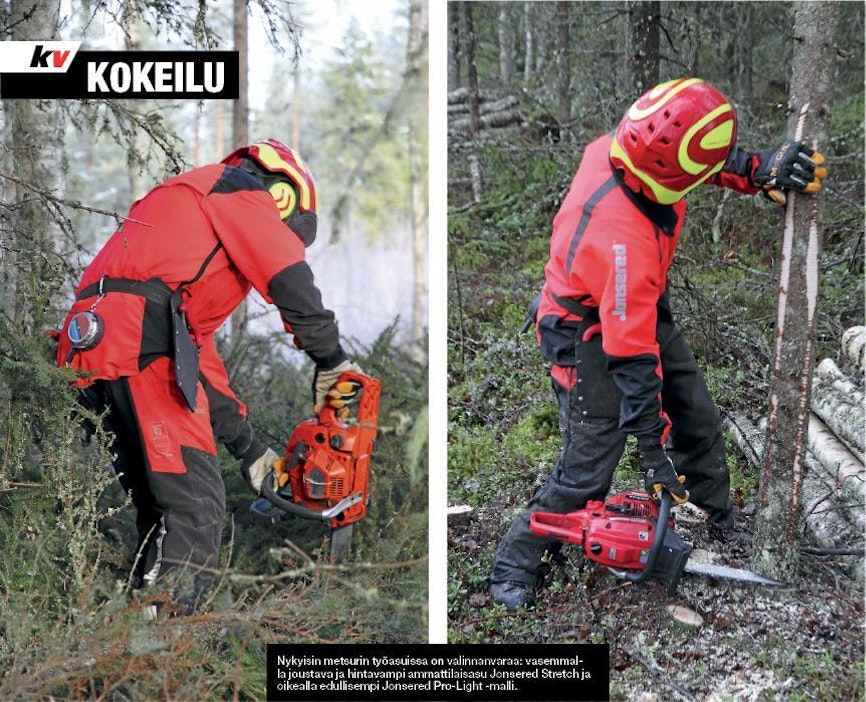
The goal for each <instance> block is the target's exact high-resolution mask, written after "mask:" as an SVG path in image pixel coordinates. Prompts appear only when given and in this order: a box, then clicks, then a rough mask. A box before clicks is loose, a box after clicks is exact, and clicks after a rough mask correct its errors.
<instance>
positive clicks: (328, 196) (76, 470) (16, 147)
mask: <svg viewBox="0 0 866 702" xmlns="http://www.w3.org/2000/svg"><path fill="white" fill-rule="evenodd" d="M0 37H2V39H3V40H25V39H31V40H32V39H42V40H46V39H75V40H82V41H83V46H82V48H85V49H91V50H94V49H106V50H121V49H129V50H136V49H141V50H146V49H151V50H169V49H174V50H183V49H237V50H238V51H239V52H240V54H241V57H242V61H243V60H247V61H248V64H249V68H248V71H247V72H246V74H244V73H243V72H242V81H241V86H240V87H241V99H240V100H238V101H236V102H230V101H202V102H193V101H185V102H169V101H149V100H138V101H129V100H101V101H100V100H90V101H47V100H45V101H35V100H34V101H25V100H4V101H3V102H2V104H0V120H2V121H0V129H2V134H0V136H2V151H0V192H2V201H0V276H2V293H0V404H2V411H0V433H2V437H3V439H2V443H3V450H2V464H0V670H2V673H0V698H3V699H7V698H10V697H16V698H48V697H55V698H81V697H84V698H88V699H90V698H94V699H95V698H100V699H152V698H173V699H214V698H225V699H231V698H234V699H263V698H264V695H265V693H264V687H265V681H264V675H265V664H264V655H265V644H266V643H267V642H287V641H294V642H312V643H315V642H332V641H340V642H347V643H352V642H359V641H366V642H388V643H394V642H420V641H425V640H426V632H427V619H428V606H427V563H426V551H427V452H426V444H427V372H426V356H427V330H426V310H427V297H426V296H427V288H426V281H427V271H426V265H427V261H426V250H427V244H426V242H427V224H426V218H427V194H426V188H427V152H428V149H427V102H426V96H427V10H426V4H425V3H422V2H420V1H418V0H406V1H403V0H393V1H392V2H385V3H378V4H377V6H376V8H375V9H370V8H369V7H367V6H366V4H364V3H352V2H348V3H347V2H330V3H318V2H317V3H313V2H300V3H294V2H293V3H286V2H271V0H258V1H257V2H250V3H249V4H247V3H246V2H244V1H243V0H239V1H236V2H229V1H228V0H226V1H224V2H215V3H187V2H182V1H179V2H174V1H171V2H165V3H149V2H138V1H136V0H133V1H131V2H108V3H101V2H100V3H90V2H86V1H84V2H81V1H78V0H76V1H75V2H46V3H30V2H26V1H24V0H11V2H8V3H4V4H2V5H0ZM267 137H275V138H278V139H280V140H282V141H285V142H286V143H289V144H290V145H294V146H295V147H297V148H298V149H299V151H300V153H301V154H302V155H303V157H304V159H305V160H306V162H307V163H308V165H309V166H310V168H311V170H312V172H313V173H314V174H315V176H316V181H317V186H318V193H319V198H320V210H319V223H320V224H319V234H318V239H317V242H316V244H315V245H314V246H313V247H311V249H310V250H309V251H308V257H309V260H310V264H311V267H312V268H313V270H314V273H315V275H316V279H317V282H318V284H319V287H320V289H321V290H322V292H323V297H324V301H325V304H326V306H329V307H330V308H332V309H334V310H335V312H336V314H337V318H338V320H339V322H340V329H341V334H342V336H343V338H344V343H345V345H346V346H347V348H348V350H349V353H350V354H351V355H352V356H353V357H354V358H355V359H357V360H358V362H359V364H360V365H361V367H362V368H364V370H365V371H366V372H367V373H369V374H371V375H373V376H376V377H378V378H380V380H381V382H382V386H383V395H382V407H381V412H380V418H381V421H382V424H381V439H380V442H379V445H378V453H377V457H376V458H375V459H374V469H373V470H374V474H373V478H372V480H373V486H372V501H371V504H370V508H369V512H368V516H367V519H366V520H365V522H364V523H363V524H362V527H361V529H360V530H356V533H355V537H354V543H353V546H354V556H353V559H352V561H351V562H350V563H346V564H343V565H332V564H330V563H329V562H328V559H327V552H326V543H325V540H324V539H325V534H324V530H323V529H322V527H321V526H320V525H318V524H313V523H312V522H307V521H304V520H301V519H296V518H291V517H286V518H284V519H282V520H279V521H277V522H276V523H274V524H270V523H269V522H267V521H266V520H264V519H261V518H259V517H256V516H255V515H252V514H250V513H249V510H248V507H249V505H250V503H251V501H252V499H253V498H252V495H251V494H250V493H249V491H248V490H247V488H246V486H245V484H244V482H243V480H242V478H241V476H240V474H239V471H238V470H237V466H236V464H235V462H234V461H233V460H232V459H231V458H230V457H229V456H228V454H227V453H222V454H221V459H222V460H221V465H222V466H223V476H224V479H225V482H226V486H227V491H228V503H229V512H230V514H229V515H228V516H227V519H226V521H225V534H224V549H223V555H222V560H221V565H220V568H221V573H220V575H219V577H218V580H219V583H220V585H219V587H218V588H217V589H216V591H215V592H214V594H213V598H212V601H211V602H210V611H209V612H208V613H207V614H204V615H201V616H198V617H195V618H192V619H187V620H185V621H183V622H179V623H177V624H174V625H171V624H169V625H157V624H145V623H144V622H143V620H142V617H141V611H140V607H141V603H140V602H138V601H137V600H133V601H130V600H129V599H128V598H127V597H126V595H125V594H124V592H123V590H124V585H125V578H126V566H127V561H128V558H129V556H130V550H131V548H132V547H133V546H134V538H135V527H134V516H133V510H132V508H131V506H130V505H129V504H128V502H127V501H126V500H125V497H124V495H123V493H122V491H121V490H120V489H119V486H118V485H117V483H116V480H115V479H114V477H113V474H112V471H111V468H110V456H109V455H108V452H107V450H106V437H105V436H102V435H99V436H98V437H97V438H98V441H97V442H96V443H95V444H94V445H92V446H90V447H84V446H82V445H81V444H80V442H79V441H78V439H77V432H76V429H77V421H78V417H77V416H76V415H75V412H74V408H75V398H74V396H73V394H72V392H71V390H70V387H69V381H70V380H71V376H70V375H69V373H68V372H66V371H62V370H57V369H55V368H54V367H53V348H52V343H51V340H50V337H49V335H48V333H47V332H48V330H49V329H51V328H52V327H55V326H56V325H57V324H58V323H60V322H61V321H62V319H63V316H64V314H65V311H66V309H67V308H68V305H69V303H70V301H71V299H72V295H73V291H74V288H75V286H76V285H77V282H78V279H79V277H80V274H81V271H82V270H83V268H84V267H85V266H86V265H87V263H88V262H89V260H90V259H91V258H92V257H93V255H94V254H95V253H96V251H97V250H98V249H99V247H100V246H101V244H102V243H104V242H105V240H106V239H107V238H108V237H109V236H110V234H111V233H112V232H113V231H114V229H115V228H116V227H117V225H118V223H119V221H120V219H119V217H120V216H122V215H125V214H126V211H127V209H128V207H129V205H130V204H131V202H132V201H133V200H134V199H135V198H137V197H140V196H141V195H143V194H144V193H145V192H147V191H148V190H149V189H150V188H151V187H153V185H155V184H157V183H158V182H160V181H161V180H163V179H165V178H166V177H169V176H171V175H174V174H175V173H178V172H181V171H184V170H187V169H189V168H192V167H194V166H197V165H204V164H206V163H212V162H215V161H218V160H219V159H220V158H222V157H223V156H224V155H226V154H227V153H229V152H230V151H231V150H232V149H233V148H235V146H236V145H240V144H246V143H250V141H254V140H258V139H263V138H267ZM256 298H257V296H255V295H253V296H251V299H250V301H249V304H248V305H247V306H246V307H245V309H243V310H241V311H239V313H238V314H237V315H234V316H233V317H232V319H231V321H230V322H229V323H227V324H226V325H225V327H224V329H222V330H220V332H219V342H218V343H219V347H220V350H221V355H222V356H223V359H224V360H225V363H226V366H227V368H228V370H229V375H230V377H231V378H232V379H233V384H234V387H235V390H236V392H237V394H238V396H239V397H240V398H242V400H243V401H244V402H246V404H247V405H248V407H249V408H250V416H251V419H252V421H253V424H254V426H255V428H256V430H257V432H258V433H259V435H260V436H262V437H264V438H265V440H266V441H268V442H269V443H270V444H271V445H272V447H273V448H275V449H277V450H280V449H281V448H282V446H283V445H284V443H285V441H286V440H287V439H288V436H289V434H290V433H291V430H292V429H293V428H294V426H295V425H296V424H297V423H298V422H299V421H300V420H302V419H304V418H306V417H307V416H309V413H310V405H311V390H310V383H311V377H312V367H311V365H310V363H309V362H308V361H307V360H306V357H305V356H303V354H300V353H299V352H297V350H295V349H294V348H293V347H292V346H291V341H290V339H288V338H287V337H286V335H285V333H284V332H283V331H282V325H281V324H280V323H279V321H278V319H277V317H276V315H275V314H274V313H272V312H269V311H268V310H267V309H266V308H265V306H264V303H263V302H262V301H261V299H260V298H258V299H256ZM222 450H223V449H221V451H222Z"/></svg>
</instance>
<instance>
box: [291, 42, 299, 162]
mask: <svg viewBox="0 0 866 702" xmlns="http://www.w3.org/2000/svg"><path fill="white" fill-rule="evenodd" d="M300 96H301V57H300V56H296V57H295V63H294V66H293V67H292V148H293V149H294V150H295V151H298V152H300V150H301V97H300Z"/></svg>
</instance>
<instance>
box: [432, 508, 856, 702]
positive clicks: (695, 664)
mask: <svg viewBox="0 0 866 702" xmlns="http://www.w3.org/2000/svg"><path fill="white" fill-rule="evenodd" d="M521 509H522V506H520V505H511V504H508V501H507V500H500V501H498V502H493V503H491V504H489V505H486V506H485V507H483V508H481V509H478V510H476V512H475V514H474V516H473V519H472V520H471V521H470V522H469V523H468V524H462V525H454V526H452V527H450V528H449V540H448V544H449V552H450V563H451V572H452V587H451V594H452V597H451V606H450V612H449V625H450V640H451V641H452V642H481V641H483V642H487V643H505V642H509V643H518V642H519V643H538V644H545V643H606V644H609V645H610V695H611V699H612V700H641V701H643V702H651V701H654V700H705V701H708V702H709V701H713V702H715V701H718V702H721V701H723V700H736V701H737V702H746V701H747V700H749V701H751V700H862V699H863V679H864V677H863V676H864V671H863V661H864V645H863V634H864V632H863V615H864V612H863V590H862V583H859V582H857V581H856V580H855V579H853V578H851V576H850V575H849V574H848V567H847V564H845V563H843V562H842V561H841V560H839V559H835V560H833V559H819V558H816V557H804V558H803V559H802V560H801V562H800V565H799V568H798V570H797V572H796V573H792V574H791V577H790V578H789V580H790V584H789V585H788V586H787V587H784V588H770V587H759V586H755V585H747V584H738V583H733V582H730V581H724V580H719V579H712V578H707V577H705V576H698V575H690V574H685V575H684V576H683V578H682V580H681V581H680V584H679V587H678V589H677V592H676V594H675V595H674V596H668V595H667V588H666V586H664V585H663V584H662V583H660V582H658V581H649V582H648V583H644V584H640V585H632V584H630V583H625V582H624V581H622V580H617V579H616V578H614V577H613V576H612V575H611V574H610V573H609V572H608V571H607V569H606V568H605V567H604V566H598V565H596V564H593V563H591V562H589V561H587V560H586V559H585V558H584V557H583V556H582V553H581V547H580V546H576V545H571V544H565V545H564V546H563V549H562V551H561V552H560V553H559V554H558V555H557V556H556V557H555V559H554V561H553V563H552V568H551V572H550V573H549V575H548V577H547V580H546V583H545V585H544V587H542V588H541V589H540V590H539V597H538V602H537V604H536V605H535V606H534V607H533V608H529V609H521V610H518V611H517V612H514V613H508V612H505V611H504V609H503V608H502V606H501V605H496V604H494V603H493V602H492V600H491V599H490V596H489V594H488V592H487V583H486V580H485V577H486V574H487V573H489V570H490V566H491V564H492V556H493V551H494V550H495V548H496V544H497V543H498V541H499V539H500V538H501V537H502V534H503V533H504V530H505V529H506V528H507V525H508V523H509V522H510V520H511V518H513V517H514V516H515V515H516V514H517V513H519V511H520V510H521ZM753 519H754V517H753V515H752V514H749V509H748V507H747V508H746V510H745V511H744V512H741V513H739V514H738V516H737V523H736V529H737V531H738V532H740V533H741V534H742V535H743V536H744V537H748V535H749V534H750V532H751V528H752V522H753ZM677 531H678V533H680V534H681V535H682V536H683V537H684V538H685V539H686V540H687V541H689V542H691V543H693V544H694V546H695V548H696V549H697V548H703V549H707V550H710V551H713V552H714V553H716V554H718V555H719V556H720V557H721V560H720V562H721V563H722V564H725V565H731V566H734V567H742V568H748V567H749V557H750V545H749V543H748V542H747V541H744V540H742V541H741V540H731V541H725V542H720V541H718V540H714V539H711V538H710V537H709V536H708V534H707V528H706V525H705V524H703V523H702V522H700V521H684V520H683V519H680V520H679V521H678V524H677ZM461 564H462V565H461ZM668 605H679V606H682V607H686V608H688V609H690V610H692V611H693V612H696V613H697V614H699V615H700V617H701V618H702V620H703V623H702V625H700V626H687V625H684V624H681V623H679V622H677V621H676V620H674V618H673V617H672V616H671V614H670V613H669V612H668V610H667V606H668Z"/></svg>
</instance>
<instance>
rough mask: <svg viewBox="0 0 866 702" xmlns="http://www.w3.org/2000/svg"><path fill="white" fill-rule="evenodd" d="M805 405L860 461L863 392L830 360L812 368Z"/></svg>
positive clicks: (864, 417)
mask: <svg viewBox="0 0 866 702" xmlns="http://www.w3.org/2000/svg"><path fill="white" fill-rule="evenodd" d="M809 404H810V405H811V407H812V410H813V411H814V412H815V414H817V415H818V416H819V417H820V418H821V419H822V420H824V422H825V423H826V424H827V425H828V426H830V427H831V428H832V429H833V433H834V434H835V435H836V436H838V437H839V439H841V440H842V442H843V443H844V444H845V445H846V446H848V448H849V449H851V451H852V452H853V453H854V454H855V455H856V456H857V457H858V458H859V459H860V461H861V462H863V459H864V454H866V450H864V449H866V446H864V442H866V438H864V426H866V409H864V394H863V389H862V388H860V387H858V386H857V384H856V383H855V382H854V381H852V380H850V379H849V378H847V377H846V376H845V375H844V374H843V373H842V371H840V370H839V368H838V366H837V365H836V364H835V363H834V362H833V360H832V359H829V358H825V359H824V360H823V361H821V363H819V364H818V367H817V368H816V369H815V377H814V379H813V380H812V396H811V398H810V401H809Z"/></svg>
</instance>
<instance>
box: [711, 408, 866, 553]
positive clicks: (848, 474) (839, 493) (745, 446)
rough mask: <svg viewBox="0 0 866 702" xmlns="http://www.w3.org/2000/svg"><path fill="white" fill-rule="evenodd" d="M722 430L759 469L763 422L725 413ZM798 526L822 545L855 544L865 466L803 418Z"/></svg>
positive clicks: (863, 519)
mask: <svg viewBox="0 0 866 702" xmlns="http://www.w3.org/2000/svg"><path fill="white" fill-rule="evenodd" d="M726 429H727V430H728V431H729V432H730V433H731V435H732V436H733V438H734V442H735V443H736V444H737V446H738V447H739V448H740V450H741V451H742V452H743V455H744V456H745V457H746V459H747V460H748V461H749V463H751V464H752V465H753V466H754V467H756V468H760V466H761V456H762V455H763V453H764V441H765V436H766V420H761V422H759V423H758V425H755V424H754V423H752V422H751V421H750V420H749V419H748V418H746V417H744V416H743V415H737V414H734V415H731V416H730V418H729V419H728V421H727V422H726ZM803 463H804V466H805V468H806V470H805V475H804V480H803V502H802V508H803V510H802V527H803V528H804V530H805V531H806V532H807V533H808V534H809V535H810V536H811V537H812V540H813V541H814V542H815V543H816V544H817V545H818V546H820V547H822V548H838V547H849V546H854V547H857V546H860V545H862V541H863V534H864V529H866V467H864V465H863V464H862V463H861V462H860V461H858V460H857V458H856V457H855V456H853V455H852V454H851V452H850V451H848V449H847V448H846V447H845V446H844V445H843V444H842V443H841V442H839V441H838V440H837V439H836V437H835V436H834V435H833V433H832V432H831V431H830V430H829V428H828V427H827V426H826V425H825V424H824V423H823V422H821V420H820V419H819V418H818V417H816V416H815V415H812V416H811V417H810V418H809V435H808V450H807V451H806V454H805V456H804V461H803Z"/></svg>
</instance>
